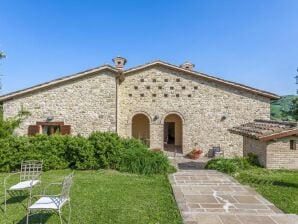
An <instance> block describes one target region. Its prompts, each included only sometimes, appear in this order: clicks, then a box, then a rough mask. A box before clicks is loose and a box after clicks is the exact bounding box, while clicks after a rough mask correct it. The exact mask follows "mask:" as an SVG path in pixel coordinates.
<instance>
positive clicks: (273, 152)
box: [267, 138, 298, 169]
mask: <svg viewBox="0 0 298 224" xmlns="http://www.w3.org/2000/svg"><path fill="white" fill-rule="evenodd" d="M295 140H296V142H297V138H296V139H295ZM267 168H269V169H298V146H297V144H296V150H291V149H290V139H286V140H283V141H278V142H270V143H269V144H268V146H267Z"/></svg>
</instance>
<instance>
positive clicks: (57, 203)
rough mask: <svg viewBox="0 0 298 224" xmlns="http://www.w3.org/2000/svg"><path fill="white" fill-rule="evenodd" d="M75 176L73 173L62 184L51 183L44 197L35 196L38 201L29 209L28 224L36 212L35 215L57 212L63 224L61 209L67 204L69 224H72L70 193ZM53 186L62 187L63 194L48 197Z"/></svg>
mask: <svg viewBox="0 0 298 224" xmlns="http://www.w3.org/2000/svg"><path fill="white" fill-rule="evenodd" d="M73 175H74V172H72V173H71V174H70V175H68V176H67V177H65V178H64V180H63V182H62V183H50V184H49V185H47V186H46V187H45V189H44V193H43V195H35V196H33V197H35V198H38V200H37V201H36V202H34V203H33V204H32V205H30V206H29V207H28V212H27V219H26V223H27V224H28V223H29V216H30V215H32V214H33V212H34V211H35V213H37V212H42V211H46V212H50V211H53V212H57V213H58V215H59V218H60V223H61V224H62V223H63V220H62V214H61V209H62V207H63V206H64V205H66V204H67V203H68V206H69V215H68V223H70V218H71V206H70V197H69V192H70V188H71V185H72V182H73ZM52 185H62V189H61V193H60V194H58V195H46V190H47V189H48V188H49V187H50V186H52ZM31 212H32V214H31ZM41 215H42V214H41Z"/></svg>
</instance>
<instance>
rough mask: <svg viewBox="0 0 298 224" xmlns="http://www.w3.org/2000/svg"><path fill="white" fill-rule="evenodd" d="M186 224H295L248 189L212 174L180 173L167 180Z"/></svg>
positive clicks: (293, 218)
mask: <svg viewBox="0 0 298 224" xmlns="http://www.w3.org/2000/svg"><path fill="white" fill-rule="evenodd" d="M169 179H170V182H171V184H172V188H173V192H174V195H175V199H176V201H177V204H178V207H179V209H180V212H181V215H182V218H183V220H184V223H186V224H251V223H255V224H258V223H260V224H285V223H287V224H297V223H298V216H296V215H289V214H284V213H283V212H282V211H281V210H279V209H278V208H276V207H275V206H274V205H273V204H272V203H270V202H269V201H267V200H266V199H265V198H263V197H262V196H261V195H259V194H258V193H256V192H255V191H254V190H253V189H252V188H250V187H248V186H244V185H242V184H240V183H238V182H237V181H236V180H234V179H233V178H232V177H230V176H228V175H226V174H223V173H220V172H217V171H214V170H180V171H178V172H177V173H174V174H172V175H170V176H169Z"/></svg>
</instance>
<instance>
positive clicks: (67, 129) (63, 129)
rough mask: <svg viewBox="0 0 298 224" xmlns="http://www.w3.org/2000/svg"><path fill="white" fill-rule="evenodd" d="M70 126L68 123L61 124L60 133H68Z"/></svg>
mask: <svg viewBox="0 0 298 224" xmlns="http://www.w3.org/2000/svg"><path fill="white" fill-rule="evenodd" d="M70 133H71V126H70V125H62V126H61V135H70Z"/></svg>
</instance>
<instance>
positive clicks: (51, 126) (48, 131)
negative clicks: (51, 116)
mask: <svg viewBox="0 0 298 224" xmlns="http://www.w3.org/2000/svg"><path fill="white" fill-rule="evenodd" d="M39 133H40V134H45V135H53V134H61V135H70V134H71V126H70V125H64V122H62V121H53V122H36V125H30V126H29V127H28V135H36V134H39Z"/></svg>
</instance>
